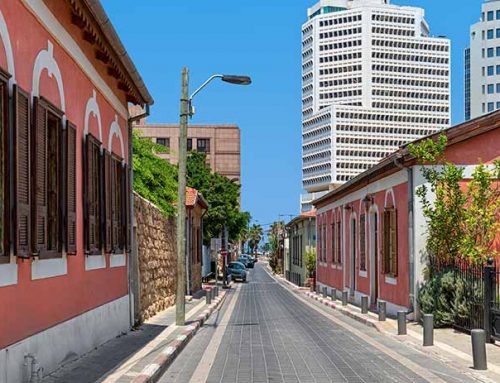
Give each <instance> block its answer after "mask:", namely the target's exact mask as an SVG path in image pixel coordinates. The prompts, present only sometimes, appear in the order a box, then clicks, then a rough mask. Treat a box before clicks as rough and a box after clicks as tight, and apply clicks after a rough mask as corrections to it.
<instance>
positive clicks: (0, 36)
mask: <svg viewBox="0 0 500 383" xmlns="http://www.w3.org/2000/svg"><path fill="white" fill-rule="evenodd" d="M0 40H2V43H3V46H4V49H5V56H6V57H7V70H8V72H9V74H10V75H11V76H12V77H11V78H10V79H9V91H10V92H12V87H13V85H14V84H15V83H16V68H15V65H14V52H13V51H12V44H11V42H10V35H9V30H8V28H7V23H6V22H5V18H4V17H3V14H2V12H1V11H0Z"/></svg>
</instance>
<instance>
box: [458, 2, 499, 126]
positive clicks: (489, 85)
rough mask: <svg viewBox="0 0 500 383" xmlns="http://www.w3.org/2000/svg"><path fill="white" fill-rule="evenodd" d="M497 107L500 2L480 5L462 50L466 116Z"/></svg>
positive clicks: (480, 113) (469, 116)
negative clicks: (468, 44)
mask: <svg viewBox="0 0 500 383" xmlns="http://www.w3.org/2000/svg"><path fill="white" fill-rule="evenodd" d="M497 109H500V1H498V0H487V1H485V2H484V3H483V4H482V5H481V19H480V21H479V22H477V23H476V24H474V25H472V26H471V28H470V47H469V48H467V49H466V50H465V119H466V120H469V119H471V118H475V117H478V116H480V115H482V114H485V113H489V112H493V111H494V110H497Z"/></svg>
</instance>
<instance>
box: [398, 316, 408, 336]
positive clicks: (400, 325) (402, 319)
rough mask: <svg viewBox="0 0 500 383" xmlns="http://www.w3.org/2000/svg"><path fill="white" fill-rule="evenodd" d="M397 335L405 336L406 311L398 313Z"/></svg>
mask: <svg viewBox="0 0 500 383" xmlns="http://www.w3.org/2000/svg"><path fill="white" fill-rule="evenodd" d="M398 335H406V311H398Z"/></svg>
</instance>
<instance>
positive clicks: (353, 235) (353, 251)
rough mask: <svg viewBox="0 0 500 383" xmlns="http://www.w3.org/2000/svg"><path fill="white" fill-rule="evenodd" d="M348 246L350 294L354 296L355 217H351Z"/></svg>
mask: <svg viewBox="0 0 500 383" xmlns="http://www.w3.org/2000/svg"><path fill="white" fill-rule="evenodd" d="M350 237H351V238H350V247H351V262H350V269H351V273H350V274H351V288H350V290H351V291H350V293H351V296H354V292H355V291H356V219H355V218H354V217H353V218H351V236H350Z"/></svg>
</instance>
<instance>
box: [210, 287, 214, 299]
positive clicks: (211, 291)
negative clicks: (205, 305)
mask: <svg viewBox="0 0 500 383" xmlns="http://www.w3.org/2000/svg"><path fill="white" fill-rule="evenodd" d="M210 299H212V300H214V299H215V289H214V288H213V287H212V288H211V289H210Z"/></svg>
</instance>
